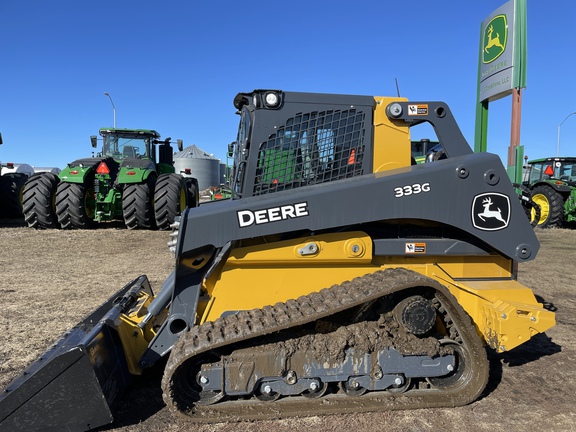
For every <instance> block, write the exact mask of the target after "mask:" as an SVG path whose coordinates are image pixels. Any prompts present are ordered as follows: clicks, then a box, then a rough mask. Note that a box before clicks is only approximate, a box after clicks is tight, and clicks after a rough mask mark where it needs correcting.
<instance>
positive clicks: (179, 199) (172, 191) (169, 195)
mask: <svg viewBox="0 0 576 432" xmlns="http://www.w3.org/2000/svg"><path fill="white" fill-rule="evenodd" d="M187 195H188V191H187V188H186V182H185V181H184V179H183V178H182V176H180V175H179V174H161V175H160V176H159V177H158V181H157V182H156V188H155V190H154V215H155V217H156V225H157V226H158V229H161V230H166V229H169V228H170V225H171V224H173V223H174V221H175V220H176V216H179V215H181V214H182V212H183V211H184V210H185V209H186V207H187V205H188V199H187Z"/></svg>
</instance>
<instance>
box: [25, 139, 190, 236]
mask: <svg viewBox="0 0 576 432" xmlns="http://www.w3.org/2000/svg"><path fill="white" fill-rule="evenodd" d="M100 135H101V136H102V150H101V151H100V152H98V153H97V154H96V156H93V157H90V158H84V159H78V160H76V161H74V162H71V163H69V164H68V166H67V167H66V168H64V169H63V170H62V171H61V172H60V174H59V175H55V174H52V173H41V174H37V175H33V176H32V177H30V179H29V180H28V181H27V182H26V185H25V187H24V193H23V201H22V208H23V213H24V219H25V220H26V223H27V224H28V226H30V227H32V228H58V227H61V228H63V229H68V228H91V227H93V226H94V225H95V224H96V223H98V222H109V221H113V220H124V223H125V224H126V226H127V227H128V228H129V229H155V228H158V229H168V228H169V227H170V224H172V223H173V222H174V220H175V218H176V216H178V215H179V214H180V213H182V211H183V210H184V209H185V208H186V207H196V206H197V205H198V198H197V194H196V193H192V191H194V192H195V191H196V190H197V188H198V184H197V181H196V179H193V178H186V179H185V178H184V177H182V176H180V175H179V174H176V173H175V170H174V164H173V149H172V146H171V145H170V138H167V139H165V140H162V141H161V140H160V139H159V138H160V134H158V132H156V131H155V130H148V129H115V128H102V129H100ZM90 140H91V144H92V147H94V148H96V147H97V137H96V136H95V135H93V136H91V137H90ZM177 143H178V147H179V149H181V148H182V140H178V141H177ZM155 145H157V146H158V152H156V149H155ZM156 153H158V158H156Z"/></svg>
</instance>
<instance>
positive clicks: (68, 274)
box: [0, 220, 576, 432]
mask: <svg viewBox="0 0 576 432" xmlns="http://www.w3.org/2000/svg"><path fill="white" fill-rule="evenodd" d="M537 234H538V238H539V239H540V242H541V249H540V253H539V254H538V257H537V259H536V260H535V261H531V262H529V263H526V264H522V265H520V272H519V280H520V282H522V283H524V284H525V285H527V286H529V287H531V288H532V289H533V290H534V292H535V294H536V295H537V296H539V297H540V301H542V302H545V303H548V304H549V306H550V307H554V308H556V309H557V311H556V313H557V315H556V319H557V325H556V327H554V328H552V329H551V330H549V331H548V332H547V333H546V334H544V335H538V336H536V337H535V338H533V339H532V340H531V341H530V342H528V343H527V344H525V345H523V346H520V347H519V348H517V349H515V350H513V351H511V352H509V353H504V354H499V355H496V354H494V353H490V354H489V358H490V363H491V375H490V382H489V384H488V388H487V389H486V391H485V392H484V394H483V395H482V397H481V398H480V399H479V400H477V401H476V402H474V403H472V404H471V405H468V406H465V407H459V408H450V409H448V408H446V409H425V410H414V411H394V412H378V413H369V414H346V415H330V416H316V417H305V418H293V419H287V420H277V421H258V422H252V423H232V424H225V423H222V424H213V425H202V426H199V425H192V424H190V423H188V422H187V421H186V420H185V419H180V418H176V417H173V416H172V415H170V414H169V413H168V411H167V409H166V407H165V406H164V404H163V402H162V397H161V393H160V380H161V374H162V367H163V365H162V364H160V365H157V366H156V367H155V368H153V369H152V370H150V371H148V373H146V374H145V376H143V377H142V379H140V380H139V381H138V382H137V383H136V384H135V385H134V386H133V388H132V389H131V391H130V392H129V393H128V394H127V395H126V397H125V399H124V400H123V402H122V403H121V404H120V406H119V407H118V411H117V412H116V421H115V423H113V424H112V425H110V426H108V427H105V428H101V430H107V431H114V432H120V431H122V432H128V431H130V432H134V431H144V432H148V431H150V432H151V431H154V432H157V431H179V432H180V431H192V430H194V431H200V432H207V431H239V432H240V431H256V432H258V431H262V432H263V431H266V432H269V431H270V430H274V431H279V432H283V431H286V432H287V431H309V430H317V431H348V430H350V429H351V428H353V429H354V430H357V431H382V430H387V431H431V430H434V431H437V430H455V429H458V430H459V431H461V432H473V431H474V432H475V431H491V432H492V431H494V430H508V431H517V430H554V431H574V430H576V408H575V406H576V367H575V366H574V365H575V363H576V342H575V339H576V338H575V336H576V230H560V229H553V230H537ZM0 241H1V244H2V248H1V249H0V268H1V271H2V282H1V283H0V296H1V297H0V298H1V307H0V387H2V388H4V387H5V386H6V385H7V384H8V383H9V382H10V381H11V380H12V379H13V378H15V377H16V376H17V375H18V374H19V373H21V372H22V371H23V370H24V368H25V367H26V365H27V364H28V363H30V362H31V361H33V360H34V359H35V358H36V357H37V356H39V355H40V354H42V352H44V350H45V349H46V348H47V347H48V346H49V345H50V344H51V343H52V342H54V341H55V340H56V339H58V338H59V337H60V336H61V334H63V333H64V332H65V331H66V330H67V329H68V328H70V327H72V326H73V325H74V324H76V323H77V322H78V321H80V320H81V319H82V317H84V316H85V315H86V314H88V313H89V312H91V311H92V310H93V309H94V308H96V307H97V306H98V305H100V304H101V303H102V302H103V301H104V300H106V299H107V298H108V297H109V296H110V295H111V294H113V293H114V292H116V291H117V290H118V289H120V288H121V287H122V286H123V285H125V284H126V283H127V282H128V281H129V280H131V279H133V278H135V277H137V276H139V275H140V274H147V275H148V277H149V279H150V281H151V283H152V287H153V289H156V290H159V288H160V286H161V283H162V281H164V279H165V278H166V277H167V276H168V274H169V273H170V271H171V270H172V267H173V257H172V256H171V254H170V253H169V252H168V247H167V246H166V243H167V242H168V241H169V233H168V232H166V231H128V230H126V229H124V228H120V227H105V228H98V229H95V230H74V231H57V230H46V231H35V230H32V229H28V228H24V227H23V225H22V224H21V223H19V222H14V221H9V222H6V221H2V220H0Z"/></svg>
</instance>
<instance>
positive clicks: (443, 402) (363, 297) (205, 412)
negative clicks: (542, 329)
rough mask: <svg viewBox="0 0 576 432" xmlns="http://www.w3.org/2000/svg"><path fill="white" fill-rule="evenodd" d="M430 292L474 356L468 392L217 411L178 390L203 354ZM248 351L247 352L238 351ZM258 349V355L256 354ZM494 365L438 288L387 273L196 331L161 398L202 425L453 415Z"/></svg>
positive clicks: (284, 401)
mask: <svg viewBox="0 0 576 432" xmlns="http://www.w3.org/2000/svg"><path fill="white" fill-rule="evenodd" d="M419 286H425V287H432V288H434V289H436V290H437V292H436V297H437V298H438V299H439V300H440V301H441V303H442V306H443V307H444V309H445V310H446V313H447V314H448V315H449V318H450V319H451V321H452V322H453V323H454V325H455V326H456V328H457V330H458V334H459V336H460V338H461V339H462V342H463V345H464V346H465V347H466V348H467V350H468V352H469V353H470V356H469V358H468V357H467V358H466V361H467V362H468V363H473V364H468V366H469V367H470V368H472V372H471V378H470V379H469V381H468V384H467V385H465V386H461V387H455V388H451V389H448V390H438V389H423V390H417V389H416V390H409V391H408V392H406V393H402V394H397V393H388V392H368V393H366V394H365V395H363V396H361V397H349V396H346V395H343V394H328V395H326V396H324V397H321V398H318V399H311V398H305V397H301V396H298V397H286V398H281V399H279V400H277V401H275V402H262V401H259V400H257V399H249V400H232V401H224V402H219V403H216V404H214V405H195V406H190V403H188V402H187V400H186V395H185V394H184V393H185V390H184V389H182V388H181V387H180V386H179V385H178V383H179V380H180V379H181V378H180V377H179V374H183V373H186V372H185V371H186V366H185V364H186V362H188V361H191V360H192V361H193V358H194V357H195V356H197V355H200V354H202V353H207V352H209V351H212V350H217V349H218V348H220V347H224V346H226V345H230V344H233V343H234V344H238V342H241V341H244V340H248V339H252V338H255V337H258V336H262V335H265V334H269V333H273V332H278V331H280V330H284V329H287V328H290V327H295V326H299V325H302V324H305V323H308V322H312V321H315V320H318V319H320V318H323V317H326V316H329V315H332V314H335V313H337V312H341V311H343V310H346V309H350V308H352V307H355V306H357V305H361V304H363V303H365V302H367V301H370V300H374V299H377V298H379V297H382V296H385V295H388V294H390V293H392V292H395V291H400V290H403V289H407V288H412V287H419ZM240 345H242V344H240ZM255 349H258V347H256V348H255ZM487 380H488V360H487V356H486V350H485V349H484V348H483V345H482V342H481V340H480V337H479V336H478V334H477V332H476V330H475V328H474V326H473V325H472V323H471V321H470V318H469V317H468V315H467V314H466V313H465V312H464V310H463V309H462V307H461V306H460V305H459V304H458V303H457V301H456V299H455V298H454V297H453V296H452V295H451V294H450V292H449V291H448V290H447V289H446V288H445V287H443V286H441V285H440V284H438V283H437V282H436V281H434V280H432V279H430V278H427V277H425V276H423V275H421V274H419V273H415V272H412V271H410V270H406V269H403V268H397V269H387V270H384V271H378V272H376V273H373V274H369V275H366V276H362V277H359V278H356V279H354V280H352V281H347V282H344V283H342V284H341V285H335V286H333V287H331V288H328V289H323V290H321V291H319V292H315V293H312V294H309V295H307V296H302V297H300V298H298V299H297V300H288V301H287V302H286V303H277V304H275V305H274V306H265V307H264V308H262V309H253V310H250V311H241V312H239V313H238V314H236V315H230V316H227V317H225V318H218V319H217V320H215V321H213V322H207V323H204V324H202V325H200V326H196V327H194V328H192V329H191V330H190V331H189V332H188V333H186V334H185V335H183V336H182V337H180V339H179V341H178V342H177V343H176V344H175V346H174V348H173V349H172V353H171V355H170V358H169V360H168V364H167V365H166V369H165V372H164V377H163V380H162V390H163V397H164V401H165V403H166V405H167V406H168V407H169V409H170V410H171V411H172V412H175V413H178V414H180V415H184V416H186V417H188V418H189V419H190V420H192V421H195V422H202V423H211V422H223V421H241V420H257V419H275V418H284V417H293V416H307V415H319V414H338V413H349V412H365V411H379V410H393V409H416V408H428V407H453V406H460V405H465V404H468V403H470V402H472V401H474V400H475V399H476V398H477V397H478V396H479V395H480V394H481V392H482V390H483V389H484V387H485V386H486V383H487Z"/></svg>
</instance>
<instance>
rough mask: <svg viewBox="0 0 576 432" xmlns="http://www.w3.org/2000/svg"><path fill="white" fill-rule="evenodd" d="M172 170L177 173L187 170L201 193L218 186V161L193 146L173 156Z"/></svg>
mask: <svg viewBox="0 0 576 432" xmlns="http://www.w3.org/2000/svg"><path fill="white" fill-rule="evenodd" d="M174 168H175V169H176V172H177V173H179V172H181V171H184V170H185V169H186V168H189V169H190V171H191V174H192V176H193V177H195V178H196V179H197V180H198V187H199V188H200V190H201V191H202V190H204V189H206V188H208V187H210V186H218V185H219V184H220V159H216V158H215V157H214V156H212V155H210V154H208V153H206V152H205V151H204V150H201V149H199V148H198V147H196V146H195V145H191V146H189V147H186V148H185V149H184V150H182V151H181V152H178V153H176V154H175V155H174Z"/></svg>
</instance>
